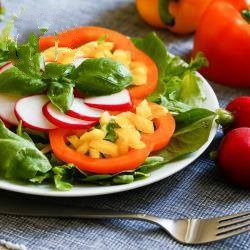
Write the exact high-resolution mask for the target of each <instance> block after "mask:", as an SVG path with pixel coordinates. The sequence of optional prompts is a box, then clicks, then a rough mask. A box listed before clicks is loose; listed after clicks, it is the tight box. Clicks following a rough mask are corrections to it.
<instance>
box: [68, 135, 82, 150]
mask: <svg viewBox="0 0 250 250" xmlns="http://www.w3.org/2000/svg"><path fill="white" fill-rule="evenodd" d="M67 139H68V141H69V142H70V143H71V144H72V146H73V147H74V148H77V147H78V146H79V144H80V139H79V138H78V136H76V135H71V136H69V137H68V138H67Z"/></svg>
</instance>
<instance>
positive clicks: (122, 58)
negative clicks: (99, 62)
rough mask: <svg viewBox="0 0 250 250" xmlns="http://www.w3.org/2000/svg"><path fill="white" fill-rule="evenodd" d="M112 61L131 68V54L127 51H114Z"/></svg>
mask: <svg viewBox="0 0 250 250" xmlns="http://www.w3.org/2000/svg"><path fill="white" fill-rule="evenodd" d="M112 59H113V60H115V61H117V62H120V63H122V64H124V65H125V66H129V64H130V62H131V52H130V51H126V50H121V49H117V50H115V51H114V53H113V56H112Z"/></svg>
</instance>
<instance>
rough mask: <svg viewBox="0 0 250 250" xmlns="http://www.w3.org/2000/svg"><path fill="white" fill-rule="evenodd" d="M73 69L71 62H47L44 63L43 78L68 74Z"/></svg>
mask: <svg viewBox="0 0 250 250" xmlns="http://www.w3.org/2000/svg"><path fill="white" fill-rule="evenodd" d="M73 69H74V66H73V65H72V64H59V63H49V64H47V65H45V70H44V73H43V78H44V79H58V78H61V77H65V76H68V75H69V74H70V73H71V71H72V70H73Z"/></svg>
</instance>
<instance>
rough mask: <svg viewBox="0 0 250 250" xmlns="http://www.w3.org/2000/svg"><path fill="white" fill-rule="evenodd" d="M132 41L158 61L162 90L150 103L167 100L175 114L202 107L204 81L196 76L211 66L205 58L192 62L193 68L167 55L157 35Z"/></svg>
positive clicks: (152, 96)
mask: <svg viewBox="0 0 250 250" xmlns="http://www.w3.org/2000/svg"><path fill="white" fill-rule="evenodd" d="M132 41H133V42H134V44H135V46H136V47H138V48H139V49H140V50H142V51H144V52H145V53H147V54H148V55H149V56H150V57H151V58H152V59H153V60H154V62H155V63H156V65H157V67H158V70H159V78H158V86H157V89H156V90H155V91H154V93H153V94H151V95H150V96H149V97H148V99H149V100H150V101H154V102H158V103H160V102H161V101H162V100H163V99H162V97H164V98H165V105H164V106H165V107H167V108H168V107H169V108H170V109H169V110H170V111H171V112H172V113H173V114H178V113H181V112H185V111H187V110H189V109H192V108H194V107H199V106H200V105H201V104H202V102H203V101H204V99H205V96H204V94H203V92H202V88H201V84H202V81H201V79H200V78H199V77H197V75H196V72H195V71H196V70H197V69H198V68H199V67H201V66H202V65H207V60H206V59H205V58H204V57H203V55H202V54H198V55H197V56H196V58H194V59H192V60H191V62H190V64H185V63H183V61H182V60H181V59H180V58H179V57H177V56H170V55H169V54H168V53H167V50H166V47H165V44H164V43H163V42H162V41H161V39H160V38H159V37H158V36H157V35H156V34H155V33H150V34H149V35H147V36H145V37H144V38H133V39H132ZM182 106H183V107H182ZM175 107H176V108H175Z"/></svg>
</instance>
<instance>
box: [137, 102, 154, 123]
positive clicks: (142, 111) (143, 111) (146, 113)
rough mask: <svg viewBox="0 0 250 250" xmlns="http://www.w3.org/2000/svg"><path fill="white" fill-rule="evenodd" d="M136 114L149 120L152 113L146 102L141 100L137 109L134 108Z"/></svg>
mask: <svg viewBox="0 0 250 250" xmlns="http://www.w3.org/2000/svg"><path fill="white" fill-rule="evenodd" d="M136 114H137V115H139V116H142V117H144V118H146V119H149V120H150V119H151V117H152V111H151V108H150V106H149V104H148V102H147V100H143V101H142V102H141V103H140V104H139V105H138V106H137V107H136Z"/></svg>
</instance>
